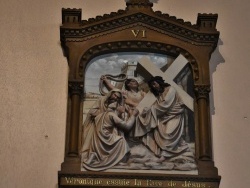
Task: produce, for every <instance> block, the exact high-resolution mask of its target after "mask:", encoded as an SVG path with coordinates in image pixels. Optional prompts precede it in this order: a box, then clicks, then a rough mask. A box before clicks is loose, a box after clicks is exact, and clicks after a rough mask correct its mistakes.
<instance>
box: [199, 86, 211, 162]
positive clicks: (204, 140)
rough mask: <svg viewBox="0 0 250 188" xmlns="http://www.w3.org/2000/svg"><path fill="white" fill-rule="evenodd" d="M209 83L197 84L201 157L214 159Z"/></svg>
mask: <svg viewBox="0 0 250 188" xmlns="http://www.w3.org/2000/svg"><path fill="white" fill-rule="evenodd" d="M209 92H210V86H209V85H196V86H195V94H196V102H197V104H198V117H199V118H198V123H199V125H198V126H199V159H200V160H212V153H211V147H212V145H211V140H210V135H211V133H210V125H209V122H210V121H209V119H208V117H209V116H208V114H209V113H208V104H209Z"/></svg>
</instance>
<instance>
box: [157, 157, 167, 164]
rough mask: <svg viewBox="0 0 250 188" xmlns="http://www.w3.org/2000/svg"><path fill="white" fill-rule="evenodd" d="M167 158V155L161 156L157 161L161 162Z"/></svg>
mask: <svg viewBox="0 0 250 188" xmlns="http://www.w3.org/2000/svg"><path fill="white" fill-rule="evenodd" d="M165 160H166V157H164V156H161V157H160V158H159V159H158V160H157V161H156V162H158V163H161V162H163V161H165Z"/></svg>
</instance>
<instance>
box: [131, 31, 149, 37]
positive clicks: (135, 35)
mask: <svg viewBox="0 0 250 188" xmlns="http://www.w3.org/2000/svg"><path fill="white" fill-rule="evenodd" d="M131 32H132V33H133V35H134V37H135V38H137V37H138V36H140V37H142V38H146V30H139V29H137V30H135V29H132V30H131Z"/></svg>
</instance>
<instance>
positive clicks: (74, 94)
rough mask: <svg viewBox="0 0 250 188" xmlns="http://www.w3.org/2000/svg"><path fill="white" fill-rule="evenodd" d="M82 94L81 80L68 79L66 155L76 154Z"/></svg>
mask: <svg viewBox="0 0 250 188" xmlns="http://www.w3.org/2000/svg"><path fill="white" fill-rule="evenodd" d="M82 94H83V82H81V81H69V95H70V99H71V113H70V129H69V131H70V133H69V147H68V156H78V135H79V118H80V104H81V95H82Z"/></svg>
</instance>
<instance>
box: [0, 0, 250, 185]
mask: <svg viewBox="0 0 250 188" xmlns="http://www.w3.org/2000/svg"><path fill="white" fill-rule="evenodd" d="M249 5H250V3H249V1H248V0H241V1H236V0H220V1H218V0H210V1H197V0H185V1H184V0H159V1H158V3H157V4H155V5H154V10H161V11H162V12H164V13H169V14H170V15H174V16H176V17H178V18H183V19H184V20H186V21H191V22H192V23H195V22H196V17H197V13H210V12H211V13H218V14H219V20H218V24H217V28H218V30H219V31H220V32H221V36H220V39H221V40H220V45H219V47H218V49H217V50H216V52H215V53H214V54H213V56H212V60H211V76H212V77H211V82H212V93H213V94H211V103H212V104H211V106H212V110H211V111H212V116H211V118H212V127H213V143H214V160H215V164H216V166H217V167H218V168H219V174H220V175H221V176H222V182H221V188H236V187H239V188H243V187H249V185H250V178H249V176H250V162H249V154H250V147H249V143H250V138H249V135H250V128H249V125H250V123H249V119H250V99H249V96H250V87H249V86H250V84H249V81H250V74H249V72H248V71H249V70H250V63H249V57H248V55H249V49H250V37H249V33H250V25H249V22H250V20H249V18H250V11H249V7H250V6H249ZM62 7H65V8H82V9H83V11H82V12H83V19H86V18H89V17H94V16H96V15H102V14H104V13H110V12H112V11H116V10H118V9H124V8H125V2H124V0H95V1H94V0H54V1H52V0H43V1H36V0H26V1H18V0H11V1H4V0H2V1H0V24H1V27H0V34H1V37H0V71H1V72H0V83H1V85H0V92H1V98H0V106H1V108H0V139H1V141H0V177H1V178H0V187H4V188H16V187H17V188H27V187H32V188H56V186H57V171H58V170H59V169H60V164H61V162H62V161H63V157H64V140H65V122H66V98H67V72H68V67H67V61H66V58H65V57H63V53H62V50H61V47H60V40H59V26H60V23H61V8H62Z"/></svg>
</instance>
